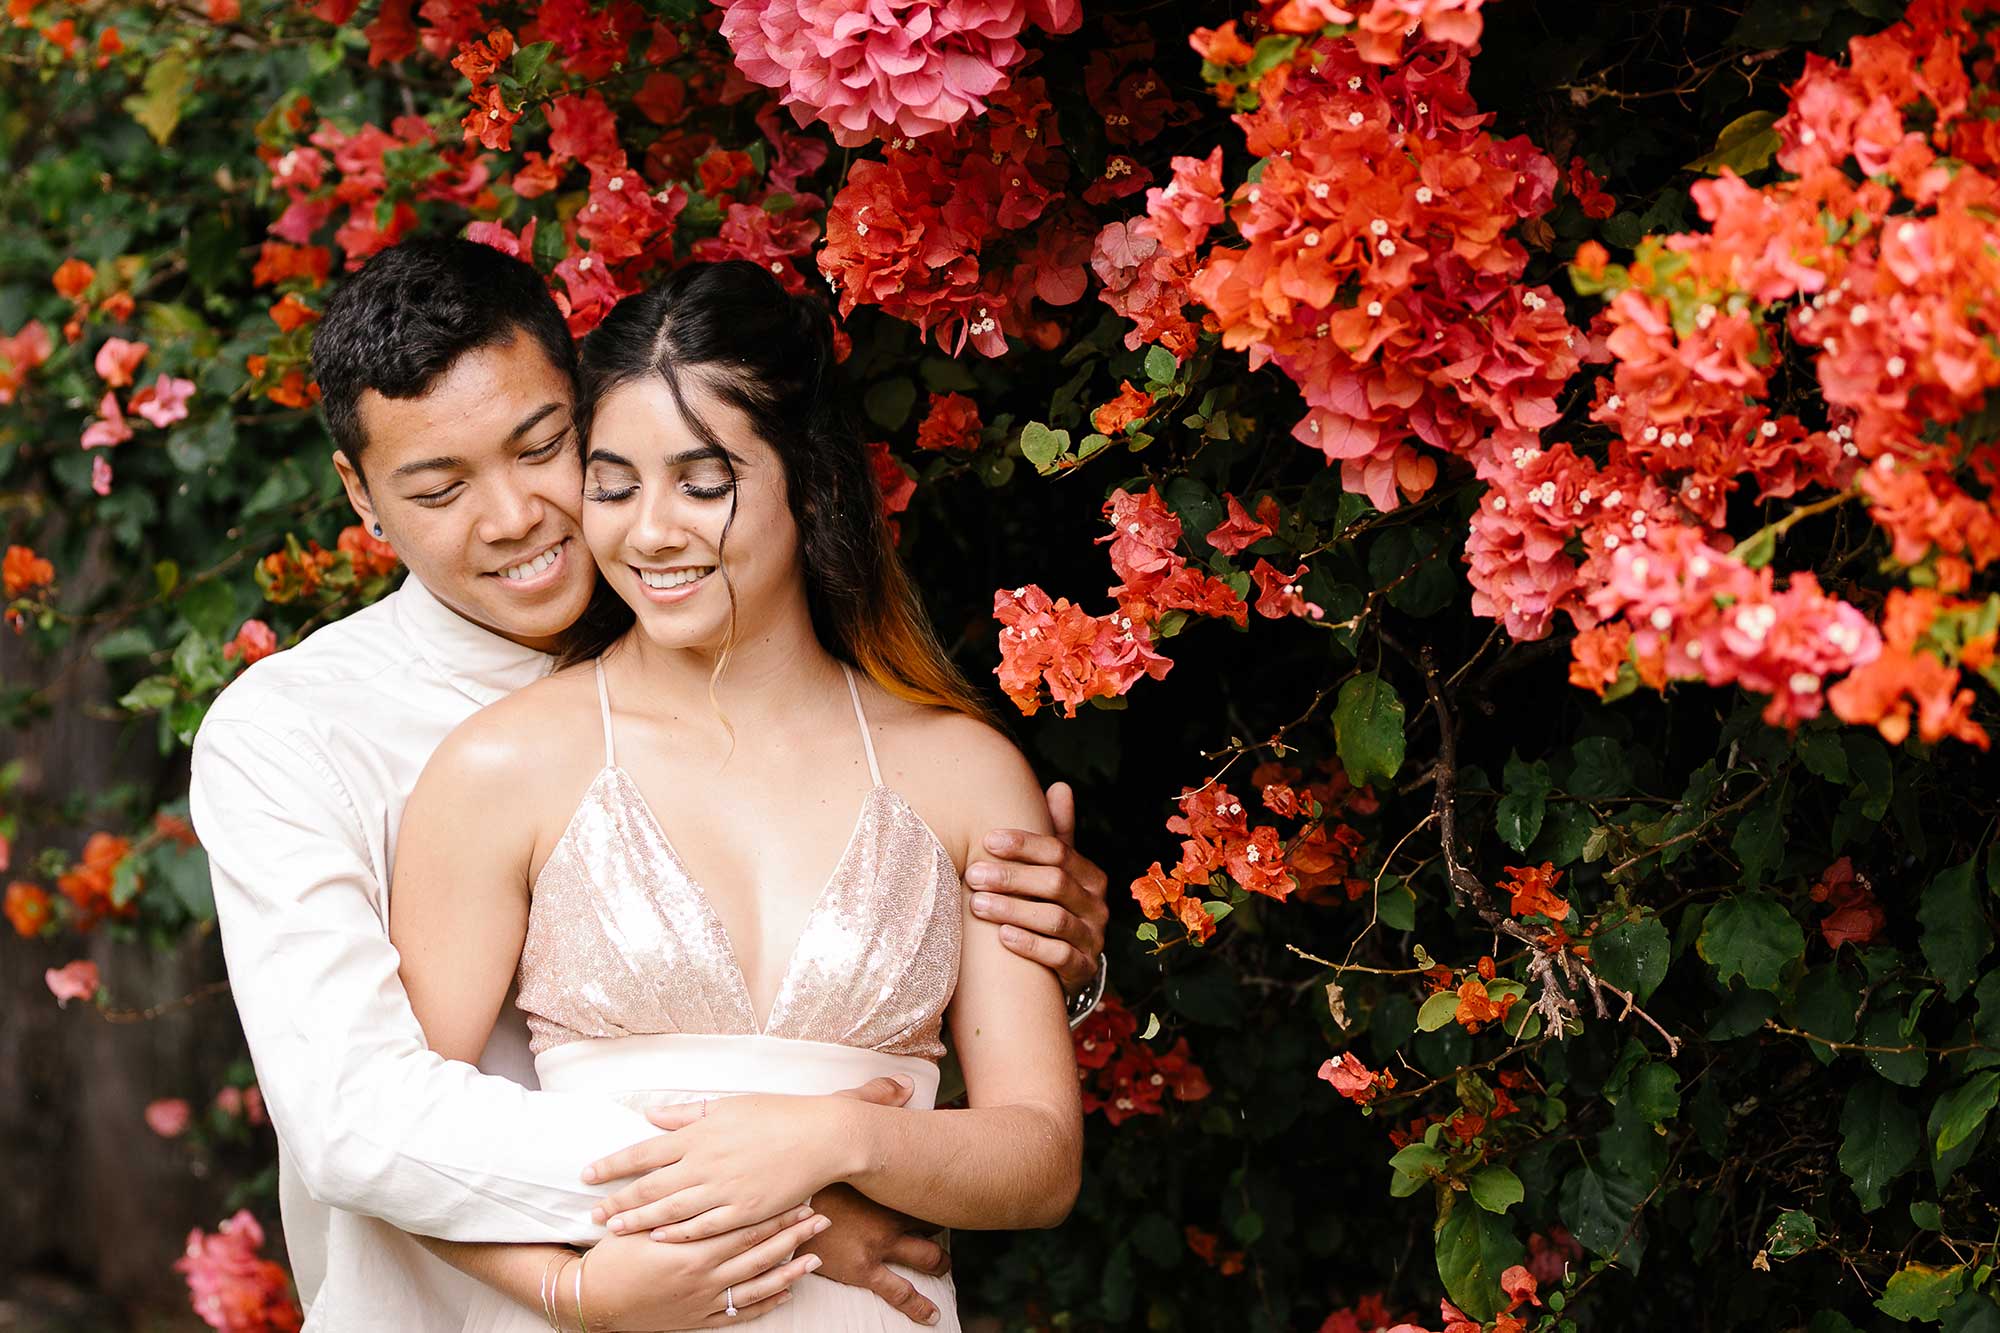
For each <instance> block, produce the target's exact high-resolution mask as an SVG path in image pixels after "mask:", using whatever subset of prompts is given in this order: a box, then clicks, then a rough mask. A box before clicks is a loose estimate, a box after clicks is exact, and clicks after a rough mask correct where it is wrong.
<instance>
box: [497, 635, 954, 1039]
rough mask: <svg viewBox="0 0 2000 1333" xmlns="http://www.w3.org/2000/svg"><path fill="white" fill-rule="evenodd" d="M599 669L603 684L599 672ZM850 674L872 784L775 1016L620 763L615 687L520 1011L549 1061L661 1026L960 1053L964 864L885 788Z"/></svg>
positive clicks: (532, 953)
mask: <svg viewBox="0 0 2000 1333" xmlns="http://www.w3.org/2000/svg"><path fill="white" fill-rule="evenodd" d="M843 670H845V668H843ZM598 678H599V685H600V690H601V689H602V682H603V667H602V665H601V664H600V665H599V667H598ZM847 684H848V688H849V690H850V691H851V692H853V694H854V704H855V712H856V715H857V718H859V720H860V722H861V727H862V731H861V735H862V741H863V743H864V746H865V748H866V750H867V754H868V766H869V771H870V774H871V775H872V776H873V778H874V785H873V786H872V787H871V788H870V789H869V791H868V794H867V796H866V797H865V798H864V799H863V801H862V805H861V812H860V814H859V815H858V816H857V818H856V819H855V822H854V828H853V832H852V834H851V835H850V837H849V840H848V843H847V846H846V848H845V849H844V850H843V851H842V853H841V855H840V859H839V860H838V861H837V862H836V863H835V865H834V868H833V870H832V872H831V873H830V874H829V875H828V877H827V880H826V882H825V883H824V884H823V885H820V886H817V889H818V891H817V894H816V895H815V897H814V899H813V900H812V903H811V906H810V907H809V909H808V910H807V913H806V916H805V923H804V925H803V927H802V928H801V930H800V932H799V936H798V941H797V943H796V944H795V945H794V947H793V949H792V953H791V957H790V959H789V961H788V962H787V964H786V966H785V970H784V972H783V974H782V980H781V981H780V983H779V986H778V990H777V994H776V997H775V999H774V1000H773V1002H772V1006H771V1012H770V1014H769V1016H768V1018H766V1019H765V1020H764V1021H763V1022H761V1023H760V1022H759V1021H758V1017H757V1014H756V1009H755V1004H754V1001H753V1000H752V998H751V995H750V987H749V982H748V980H747V979H746V978H745V976H744V973H743V969H742V967H741V965H740V963H739V961H738V959H737V956H736V952H735V950H734V948H733V947H732V945H731V944H730V940H729V935H728V933H727V932H726V931H725V930H724V929H723V926H722V922H721V919H720V918H719V917H718V916H717V915H716V913H715V910H714V906H713V904H712V903H711V902H710V900H709V897H708V894H707V892H706V891H705V890H704V889H703V887H702V885H701V884H700V882H699V881H697V880H696V879H695V877H694V875H693V874H692V873H691V872H690V871H689V869H688V867H687V864H686V863H685V862H684V861H683V860H682V859H681V856H680V853H679V852H678V851H676V850H675V848H674V845H673V843H672V842H671V841H670V840H669V839H668V837H667V835H666V831H665V830H664V829H663V828H662V827H661V824H660V821H659V819H658V818H657V817H656V816H655V815H654V813H653V811H652V808H651V807H650V806H649V805H648V804H647V802H646V799H645V797H644V796H643V795H642V794H641V793H640V791H639V788H638V784H636V783H635V782H634V781H633V780H632V778H631V775H630V774H628V773H626V771H625V770H624V769H622V768H620V767H618V765H617V763H616V751H615V749H614V748H613V744H612V736H611V723H610V711H609V703H608V697H607V699H606V704H605V749H606V754H605V765H604V768H603V769H602V770H601V771H600V772H599V773H598V775H597V777H596V779H595V780H594V781H593V782H592V783H591V784H590V786H589V788H588V789H587V790H586V791H585V792H584V794H583V798H582V800H581V801H580V802H579V803H578V806H577V809H576V813H575V815H574V816H573V817H572V818H571V820H570V822H569V826H568V827H567V828H566V829H565V830H564V832H563V835H562V837H561V839H560V841H558V842H557V844H556V846H555V849H554V850H553V851H552V852H551V853H550V855H549V858H548V860H547V862H546V863H545V864H544V865H543V867H542V872H541V874H540V875H539V876H538V877H537V878H536V880H535V884H534V891H533V897H532V902H531V905H530V908H529V913H528V934H527V940H526V942H525V946H524V947H523V949H522V953H521V967H520V975H519V983H520V993H519V1000H518V1003H519V1005H520V1007H521V1009H522V1011H523V1012H524V1013H525V1014H526V1016H527V1020H528V1028H529V1031H530V1033H531V1035H532V1037H533V1046H534V1051H535V1053H536V1054H537V1055H538V1056H539V1055H541V1054H543V1053H544V1052H547V1051H550V1050H552V1049H555V1048H557V1047H559V1046H562V1045H563V1044H565V1043H568V1042H574V1041H580V1040H583V1039H586V1038H597V1037H626V1036H634V1035H642V1034H660V1033H700V1034H712V1035H729V1036H748V1035H759V1036H767V1037H777V1038H784V1039H789V1040H794V1041H814V1042H827V1043H831V1044H835V1045H841V1046H854V1047H860V1048H862V1049H866V1050H874V1051H880V1052H883V1053H884V1054H888V1055H901V1056H914V1057H916V1058H918V1059H923V1060H936V1059H937V1058H938V1057H939V1056H941V1055H942V1054H943V1053H944V1046H943V1043H942V1042H941V1041H940V1040H939V1032H940V1028H941V1026H942V1021H943V1015H944V1010H945V1005H946V1004H947V1003H948V1002H949V1001H950V999H951V995H952V991H953V990H954V989H955V988H956V986H957V984H958V955H959V943H960V931H961V919H960V910H961V904H960V894H961V893H962V889H961V888H960V885H959V878H958V870H957V868H956V867H955V866H954V865H953V864H952V860H951V857H950V855H949V854H948V853H947V852H946V851H945V849H944V848H943V846H941V845H940V844H939V842H938V840H937V837H936V835H935V834H934V833H932V831H931V828H930V826H929V825H928V824H926V823H925V822H924V821H923V820H922V819H921V818H920V817H919V816H918V815H917V813H916V811H915V810H913V809H911V808H910V806H909V803H908V802H906V801H905V800H904V799H903V798H902V797H901V796H900V795H898V794H897V793H896V792H895V791H894V790H893V789H892V788H890V787H887V786H885V785H883V783H882V781H881V772H880V769H879V767H878V766H877V764H876V760H875V752H874V744H873V742H872V740H871V739H870V738H869V735H868V729H867V719H866V717H865V716H862V715H861V701H860V694H859V692H858V691H857V690H855V687H854V680H853V677H852V675H849V677H848V682H847ZM775 817H778V818H782V814H779V815H777V816H775ZM800 892H801V894H803V893H804V892H806V890H805V889H804V888H802V889H801V890H800ZM791 906H793V907H794V908H795V907H796V904H792V905H791ZM771 910H776V911H783V910H784V906H783V905H778V904H773V905H771Z"/></svg>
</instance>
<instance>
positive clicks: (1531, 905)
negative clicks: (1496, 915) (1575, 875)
mask: <svg viewBox="0 0 2000 1333" xmlns="http://www.w3.org/2000/svg"><path fill="white" fill-rule="evenodd" d="M1507 875H1508V878H1506V879H1503V880H1501V881H1500V889H1501V891H1502V892H1504V893H1510V894H1512V895H1513V897H1514V902H1513V906H1512V907H1511V908H1509V909H1508V910H1510V911H1511V912H1513V914H1514V915H1515V916H1545V917H1547V918H1548V919H1549V920H1551V921H1561V920H1563V919H1565V918H1566V917H1568V916H1569V903H1568V901H1567V900H1566V899H1564V898H1563V897H1562V896H1561V895H1560V894H1558V893H1556V892H1554V890H1555V887H1556V885H1557V884H1558V883H1559V882H1560V881H1561V880H1562V871H1560V870H1557V869H1556V868H1555V865H1554V863H1553V862H1549V861H1544V862H1542V864H1541V865H1539V866H1508V867H1507Z"/></svg>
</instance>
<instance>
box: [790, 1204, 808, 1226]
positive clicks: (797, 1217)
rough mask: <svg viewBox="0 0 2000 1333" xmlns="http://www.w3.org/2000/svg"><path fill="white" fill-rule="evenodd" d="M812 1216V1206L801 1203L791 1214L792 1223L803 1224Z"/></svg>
mask: <svg viewBox="0 0 2000 1333" xmlns="http://www.w3.org/2000/svg"><path fill="white" fill-rule="evenodd" d="M812 1215H813V1206H812V1205H811V1204H809V1203H802V1204H800V1205H799V1206H798V1209H797V1210H796V1211H795V1212H793V1214H792V1221H794V1222H803V1221H805V1220H806V1219H807V1218H808V1217H811V1216H812Z"/></svg>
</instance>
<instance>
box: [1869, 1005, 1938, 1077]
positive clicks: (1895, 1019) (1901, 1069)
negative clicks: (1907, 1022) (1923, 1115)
mask: <svg viewBox="0 0 2000 1333" xmlns="http://www.w3.org/2000/svg"><path fill="white" fill-rule="evenodd" d="M1861 1044H1862V1045H1864V1046H1875V1047H1885V1048H1888V1047H1920V1046H1921V1043H1918V1042H1913V1041H1911V1040H1910V1037H1909V1035H1908V1034H1906V1033H1905V1032H1904V1031H1903V1016H1902V1015H1901V1014H1899V1013H1898V1012H1896V1010H1895V1009H1893V1008H1884V1009H1876V1010H1873V1011H1872V1012H1870V1013H1869V1015H1868V1021H1867V1023H1865V1024H1864V1025H1863V1026H1862V1029H1861ZM1868 1063H1869V1064H1870V1065H1872V1066H1874V1068H1875V1072H1876V1073H1878V1074H1880V1075H1881V1076H1882V1077H1883V1078H1886V1079H1888V1080H1889V1081H1890V1082H1891V1083H1900V1084H1902V1085H1903V1086H1904V1087H1906V1088H1914V1087H1916V1086H1917V1084H1919V1083H1922V1082H1923V1081H1924V1074H1925V1073H1926V1072H1927V1070H1928V1067H1929V1061H1928V1059H1927V1058H1926V1057H1925V1055H1924V1053H1923V1051H1922V1050H1921V1049H1904V1050H1894V1049H1883V1050H1871V1051H1869V1052H1868Z"/></svg>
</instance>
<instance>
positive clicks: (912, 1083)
mask: <svg viewBox="0 0 2000 1333" xmlns="http://www.w3.org/2000/svg"><path fill="white" fill-rule="evenodd" d="M889 1081H890V1082H891V1083H894V1084H895V1085H896V1086H897V1087H899V1088H901V1089H902V1090H903V1091H904V1092H914V1091H916V1088H917V1081H916V1080H915V1079H913V1078H911V1077H910V1076H909V1075H908V1074H891V1075H889Z"/></svg>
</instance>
